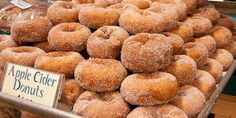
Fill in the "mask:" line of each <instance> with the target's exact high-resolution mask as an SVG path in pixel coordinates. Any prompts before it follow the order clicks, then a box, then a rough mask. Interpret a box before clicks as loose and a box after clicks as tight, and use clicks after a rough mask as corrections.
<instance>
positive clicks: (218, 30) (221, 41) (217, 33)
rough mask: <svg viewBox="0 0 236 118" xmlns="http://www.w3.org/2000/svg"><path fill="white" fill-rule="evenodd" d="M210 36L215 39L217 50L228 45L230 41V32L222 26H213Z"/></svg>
mask: <svg viewBox="0 0 236 118" xmlns="http://www.w3.org/2000/svg"><path fill="white" fill-rule="evenodd" d="M211 36H212V37H213V38H214V39H215V41H216V47H217V48H220V47H222V46H224V45H226V44H228V43H229V42H230V41H231V39H232V33H231V31H230V30H229V29H228V28H226V27H223V26H215V27H214V28H213V29H212V30H211Z"/></svg>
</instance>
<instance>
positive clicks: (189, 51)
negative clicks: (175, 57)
mask: <svg viewBox="0 0 236 118" xmlns="http://www.w3.org/2000/svg"><path fill="white" fill-rule="evenodd" d="M183 53H184V54H186V55H188V56H190V57H191V58H193V60H194V61H195V62H196V63H197V67H200V66H202V65H204V64H205V63H206V61H207V58H208V50H207V48H206V47H205V46H204V45H203V44H201V43H196V42H189V43H186V44H184V47H183Z"/></svg>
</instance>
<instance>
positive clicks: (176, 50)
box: [162, 32, 184, 54]
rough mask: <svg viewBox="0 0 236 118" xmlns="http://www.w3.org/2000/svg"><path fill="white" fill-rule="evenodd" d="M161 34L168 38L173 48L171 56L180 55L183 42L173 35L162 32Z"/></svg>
mask: <svg viewBox="0 0 236 118" xmlns="http://www.w3.org/2000/svg"><path fill="white" fill-rule="evenodd" d="M162 34H163V35H165V36H166V37H169V38H170V40H171V43H172V47H173V54H180V53H181V51H182V47H183V45H184V40H183V39H182V38H181V37H180V36H179V35H177V34H174V33H170V32H164V33H162Z"/></svg>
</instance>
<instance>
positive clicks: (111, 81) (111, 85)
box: [74, 59, 127, 92]
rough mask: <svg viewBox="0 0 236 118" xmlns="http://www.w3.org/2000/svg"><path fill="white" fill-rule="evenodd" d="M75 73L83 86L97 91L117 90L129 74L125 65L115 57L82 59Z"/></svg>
mask: <svg viewBox="0 0 236 118" xmlns="http://www.w3.org/2000/svg"><path fill="white" fill-rule="evenodd" d="M74 73H75V79H76V80H78V82H79V85H80V86H81V87H83V88H85V89H87V90H90V91H95V92H106V91H113V90H116V89H118V88H119V87H120V84H121V82H122V81H123V80H124V79H125V77H126V76H127V71H126V69H125V67H124V66H123V65H122V64H121V62H119V61H117V60H114V59H89V60H86V61H82V62H80V63H79V64H78V66H77V67H76V69H75V72H74Z"/></svg>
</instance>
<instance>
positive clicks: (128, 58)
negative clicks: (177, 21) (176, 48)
mask: <svg viewBox="0 0 236 118" xmlns="http://www.w3.org/2000/svg"><path fill="white" fill-rule="evenodd" d="M172 53H173V49H172V44H171V40H170V39H169V38H168V37H166V36H164V35H162V34H148V33H140V34H137V35H133V36H131V37H129V38H128V39H126V40H125V42H124V44H123V46H122V50H121V61H122V63H123V65H124V66H125V67H126V68H127V69H129V70H131V71H133V72H154V71H157V70H160V69H163V68H165V67H166V66H168V65H169V64H170V62H171V60H172Z"/></svg>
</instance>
